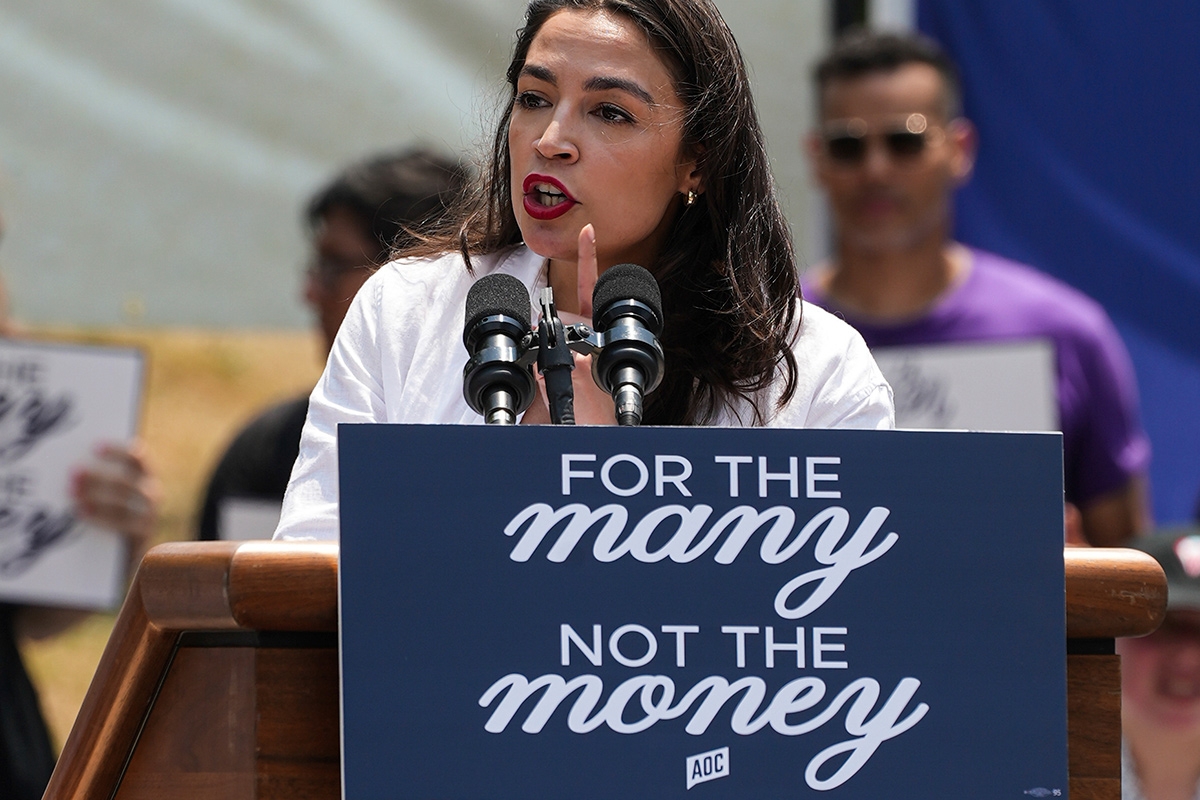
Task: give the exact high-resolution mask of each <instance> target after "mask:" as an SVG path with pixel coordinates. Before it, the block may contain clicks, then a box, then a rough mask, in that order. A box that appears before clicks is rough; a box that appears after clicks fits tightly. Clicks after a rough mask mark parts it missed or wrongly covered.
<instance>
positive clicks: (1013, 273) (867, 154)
mask: <svg viewBox="0 0 1200 800" xmlns="http://www.w3.org/2000/svg"><path fill="white" fill-rule="evenodd" d="M815 78H816V88H817V97H818V120H819V127H818V129H817V130H816V131H814V132H813V133H811V134H810V135H809V137H808V139H807V150H808V154H809V157H810V160H811V163H812V166H813V172H814V175H815V178H816V180H817V181H818V182H819V184H820V185H821V187H822V188H823V189H824V190H825V192H826V194H827V197H828V201H829V209H830V213H831V217H832V222H833V227H834V234H835V237H834V253H833V256H832V258H831V261H830V263H829V264H827V265H825V266H823V267H821V268H818V269H816V270H813V271H810V272H809V273H808V274H806V275H805V276H804V280H803V281H802V288H803V294H804V298H805V299H806V300H808V301H809V302H813V303H816V304H817V305H821V306H824V307H825V308H827V309H829V310H832V311H834V312H836V313H838V314H839V315H841V316H843V317H844V318H845V319H846V320H847V321H848V322H849V323H850V324H852V325H854V326H855V327H856V328H857V329H858V330H859V332H860V333H862V335H863V338H864V339H865V340H866V342H867V344H868V345H869V346H870V347H871V348H872V349H873V350H877V351H878V350H879V349H880V348H887V347H892V346H910V345H931V344H940V343H952V342H968V341H974V342H983V341H993V342H995V341H1003V340H1007V341H1022V340H1048V341H1050V342H1051V343H1052V344H1053V350H1054V355H1055V373H1056V374H1055V383H1056V397H1057V403H1058V416H1059V421H1060V426H1061V430H1062V431H1063V445H1064V467H1065V485H1066V498H1067V502H1068V506H1067V536H1068V539H1075V540H1077V539H1082V540H1086V541H1087V542H1090V543H1091V544H1096V545H1115V544H1120V543H1122V542H1125V541H1126V540H1128V539H1129V538H1130V537H1132V536H1134V535H1136V534H1138V533H1140V532H1142V531H1144V530H1145V529H1146V528H1147V527H1148V526H1149V512H1148V509H1147V503H1146V499H1145V498H1146V488H1145V475H1146V470H1147V466H1148V462H1149V453H1150V451H1149V444H1148V442H1147V440H1146V436H1145V434H1144V433H1143V431H1142V427H1141V423H1140V421H1139V417H1138V409H1137V389H1136V385H1135V383H1134V376H1133V370H1132V366H1131V364H1130V361H1129V357H1128V354H1127V353H1126V351H1125V347H1124V345H1123V344H1122V342H1121V341H1120V338H1119V337H1118V335H1117V333H1116V330H1115V329H1114V328H1113V326H1112V323H1111V321H1110V320H1109V319H1108V316H1107V315H1106V314H1105V312H1104V311H1103V309H1102V308H1101V307H1100V306H1099V305H1098V304H1097V303H1095V302H1094V301H1092V300H1091V299H1089V298H1087V297H1085V296H1084V295H1083V294H1081V293H1080V292H1078V291H1076V290H1074V289H1072V288H1070V287H1068V286H1067V285H1065V284H1063V283H1061V282H1059V281H1057V280H1055V279H1053V278H1051V277H1049V276H1048V275H1045V274H1043V273H1041V272H1038V271H1036V270H1034V269H1033V268H1031V267H1028V266H1025V265H1021V264H1016V263H1013V262H1011V261H1008V260H1006V259H1003V258H1001V257H999V256H997V255H994V254H992V253H986V252H983V251H980V250H975V249H972V248H968V247H965V246H964V245H962V244H959V243H957V242H955V241H953V239H952V238H951V230H952V221H953V214H952V210H953V196H954V191H955V190H956V189H957V187H959V186H960V185H962V184H963V183H964V182H965V181H966V180H967V179H968V178H969V177H970V174H971V169H972V166H973V164H974V158H975V147H976V132H975V128H974V127H973V126H972V125H971V123H970V122H969V121H967V120H966V119H964V118H963V117H962V112H961V102H960V97H959V80H958V72H957V69H956V68H955V66H954V65H953V64H952V63H951V62H950V60H949V59H948V57H947V56H946V55H945V53H944V52H942V51H941V49H940V48H938V47H937V45H936V44H934V43H933V42H932V41H930V40H929V39H927V38H925V37H923V36H908V35H899V34H892V33H873V32H869V31H862V30H858V31H853V32H851V33H849V34H847V35H846V36H844V37H843V38H842V39H840V40H839V41H838V42H837V43H836V44H835V46H834V48H833V50H832V51H831V52H830V53H829V54H828V55H827V56H826V57H825V58H824V59H823V60H821V62H820V63H819V64H818V65H817V67H816V70H815ZM900 402H901V398H900V397H897V405H900Z"/></svg>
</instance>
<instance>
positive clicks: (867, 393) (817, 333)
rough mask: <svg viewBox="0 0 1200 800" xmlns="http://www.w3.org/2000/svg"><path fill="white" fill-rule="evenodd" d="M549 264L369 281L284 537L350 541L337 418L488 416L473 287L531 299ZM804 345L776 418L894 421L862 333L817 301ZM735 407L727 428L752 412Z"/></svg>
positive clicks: (324, 398) (294, 482) (340, 342)
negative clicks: (473, 375)
mask: <svg viewBox="0 0 1200 800" xmlns="http://www.w3.org/2000/svg"><path fill="white" fill-rule="evenodd" d="M544 263H545V260H544V259H543V258H542V257H541V256H538V255H536V254H535V253H533V252H531V251H530V250H528V249H527V248H525V247H523V246H522V247H517V248H515V249H514V250H509V251H505V252H502V253H499V254H495V255H491V256H485V257H482V258H474V259H472V264H473V265H474V267H475V275H474V276H471V275H470V274H468V273H467V271H466V268H465V266H464V264H463V261H462V257H461V256H459V255H458V254H456V253H455V254H447V255H445V256H442V257H440V258H436V259H427V260H419V259H406V260H401V261H394V262H392V263H390V264H388V265H386V266H385V267H383V268H382V269H380V270H379V271H378V272H377V273H375V275H373V276H371V278H370V279H369V280H368V281H367V282H366V283H365V284H364V285H363V287H362V289H360V290H359V292H358V295H357V297H355V299H354V302H353V304H352V305H351V306H350V310H349V312H348V313H347V314H346V318H345V320H344V321H343V322H342V326H341V329H340V331H339V332H338V335H337V339H336V340H335V341H334V344H333V349H332V351H331V352H330V354H329V361H328V362H327V363H326V365H325V372H324V374H322V375H321V380H320V381H319V382H318V383H317V386H316V388H315V389H313V393H312V395H311V397H310V398H309V406H308V420H307V421H306V422H305V424H304V433H303V435H302V436H301V440H300V454H299V456H298V457H297V458H296V464H295V466H294V467H293V468H292V477H291V480H290V482H289V483H288V488H287V494H286V495H285V497H284V500H283V513H282V516H281V518H280V521H279V527H278V528H277V529H276V531H275V538H277V539H293V540H296V539H337V538H338V475H337V426H338V423H340V422H404V423H457V424H483V418H482V417H481V416H480V415H479V414H476V413H475V412H474V411H472V410H471V408H470V406H468V405H467V402H466V400H465V399H464V398H463V393H462V371H463V365H464V364H466V362H467V357H468V356H467V350H466V347H464V346H463V343H462V330H463V323H464V317H465V304H466V298H467V292H468V290H469V289H470V288H471V285H472V284H473V283H474V282H475V280H476V279H477V278H479V277H482V276H483V275H487V274H490V273H493V272H504V273H508V274H510V275H513V276H515V277H516V278H518V279H520V280H521V282H522V283H524V284H525V285H526V286H527V287H529V292H530V302H531V304H532V302H533V298H534V297H536V296H537V295H538V293H539V292H540V291H541V289H542V288H543V287H544V286H545V280H546V279H545V274H544V273H545V270H544V269H543V266H544ZM802 320H803V321H802V324H801V327H800V335H799V336H798V337H796V342H795V346H794V352H795V354H796V362H797V366H798V375H797V382H796V391H795V394H794V395H793V397H792V399H791V401H790V402H789V403H788V404H787V405H786V406H785V407H784V408H782V409H777V408H776V403H775V400H776V399H777V398H778V393H779V391H780V389H781V385H782V381H776V382H775V383H774V384H773V385H772V387H771V388H770V389H769V390H768V397H767V398H766V400H767V402H765V403H763V404H762V408H763V409H764V410H765V411H766V412H767V413H768V414H769V417H768V418H767V420H766V423H765V424H766V425H767V426H770V427H783V428H878V429H884V428H892V427H894V425H895V414H894V411H893V405H892V390H891V387H890V386H888V384H887V381H885V380H884V378H883V375H882V374H881V373H880V372H879V369H878V367H876V366H875V361H874V359H873V358H872V357H871V354H870V352H869V351H868V350H867V346H866V344H865V343H864V342H863V340H862V337H861V336H859V335H858V333H857V332H856V331H855V330H854V329H853V328H851V327H850V326H849V325H847V324H845V323H844V322H842V321H841V320H839V319H837V318H836V317H834V316H832V315H830V314H829V313H827V312H825V311H823V310H822V309H820V308H818V307H817V306H813V305H808V304H805V305H804V306H803V310H802ZM743 406H744V407H743V408H741V409H739V410H740V411H742V412H745V413H741V414H730V413H725V414H723V415H721V416H720V417H719V418H718V420H717V422H716V424H717V425H720V426H724V427H740V426H742V425H743V424H747V423H746V422H744V420H750V419H752V418H753V417H752V415H751V414H750V413H748V412H749V406H748V405H745V404H743Z"/></svg>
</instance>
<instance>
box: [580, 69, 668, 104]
mask: <svg viewBox="0 0 1200 800" xmlns="http://www.w3.org/2000/svg"><path fill="white" fill-rule="evenodd" d="M583 88H584V89H586V90H587V91H589V92H602V91H605V90H607V89H619V90H621V91H623V92H628V93H629V94H631V95H633V96H634V97H636V98H638V99H639V100H641V101H642V102H643V103H645V104H646V105H648V106H652V105H654V104H655V102H654V98H653V97H652V96H651V94H650V93H649V92H647V91H646V90H645V89H643V88H642V87H641V86H639V85H638V84H636V83H634V82H633V81H631V80H627V79H625V78H612V77H606V76H602V75H597V76H596V77H594V78H588V79H587V80H586V81H584V84H583Z"/></svg>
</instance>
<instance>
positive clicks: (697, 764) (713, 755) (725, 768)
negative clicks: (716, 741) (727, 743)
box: [687, 747, 729, 789]
mask: <svg viewBox="0 0 1200 800" xmlns="http://www.w3.org/2000/svg"><path fill="white" fill-rule="evenodd" d="M728 777H729V748H728V747H722V748H721V749H719V750H709V751H708V752H707V753H698V754H697V755H694V756H688V758H687V788H689V789H690V788H692V787H693V786H695V785H696V784H697V783H705V782H707V781H715V780H716V779H717V778H728Z"/></svg>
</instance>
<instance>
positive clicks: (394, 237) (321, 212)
mask: <svg viewBox="0 0 1200 800" xmlns="http://www.w3.org/2000/svg"><path fill="white" fill-rule="evenodd" d="M465 181H466V170H465V169H464V168H463V167H462V166H461V165H460V164H459V163H457V162H455V161H453V160H451V159H449V158H446V157H445V156H442V155H438V154H436V153H433V152H431V151H428V150H424V149H415V150H408V151H405V152H402V153H400V154H397V155H383V156H376V157H374V158H369V159H367V160H364V161H361V162H359V163H357V164H354V165H353V166H351V167H349V168H348V169H346V170H345V171H344V172H342V173H341V174H339V175H338V176H337V177H335V178H334V179H333V181H332V182H330V183H329V184H328V185H327V186H326V187H325V188H323V189H321V190H320V191H319V192H317V194H316V195H315V196H314V197H313V198H312V199H311V200H310V201H309V203H308V206H307V208H306V211H305V220H306V223H307V227H308V230H309V233H310V241H311V245H312V260H311V262H310V264H309V267H308V271H307V274H306V280H305V288H304V298H305V300H306V301H307V302H308V305H309V306H310V307H311V308H312V309H313V312H314V313H315V315H316V322H317V326H318V328H319V330H320V333H321V336H322V338H323V340H324V344H325V353H326V354H328V353H329V348H331V347H332V346H333V340H334V337H335V336H336V335H337V331H338V327H339V326H340V325H341V323H342V318H343V317H345V315H346V311H347V309H348V308H349V307H350V301H351V300H353V299H354V295H355V294H356V293H357V292H358V290H359V288H360V287H361V286H362V285H363V283H364V282H366V280H367V278H369V277H370V276H371V273H372V272H373V271H374V270H375V268H377V267H379V266H381V265H383V264H384V263H386V262H387V261H388V259H389V257H390V255H391V253H392V252H393V251H394V250H395V249H398V248H401V247H404V246H406V245H408V244H410V243H411V242H413V241H414V238H415V237H419V236H421V235H422V233H421V232H422V231H423V230H426V229H427V228H428V227H429V226H436V225H437V223H438V221H439V220H440V219H441V217H442V214H443V212H444V211H445V210H446V208H447V207H448V206H449V205H450V204H451V203H452V202H454V200H455V199H456V198H457V197H458V196H459V195H460V194H461V192H462V191H463V188H464V186H465ZM307 411H308V396H307V395H304V396H301V397H294V398H292V399H290V400H287V401H285V402H283V403H280V404H279V405H276V406H273V407H272V408H269V409H267V410H266V411H264V412H263V413H262V414H260V415H259V416H258V417H257V418H255V419H254V420H253V421H252V422H250V424H248V425H247V426H246V427H245V428H243V429H242V431H241V432H240V433H238V435H237V436H236V437H235V438H234V440H233V442H232V444H230V446H229V448H228V449H227V450H226V451H225V454H224V455H223V456H222V457H221V459H220V461H219V462H218V463H217V467H216V469H215V470H214V472H213V475H212V477H211V479H210V480H209V483H208V488H207V490H206V491H205V495H204V502H203V505H202V506H201V509H200V518H199V531H198V536H199V538H200V539H221V538H230V536H231V535H236V532H231V531H228V530H226V531H224V532H223V531H222V522H221V521H222V516H223V513H222V511H223V509H225V510H228V509H227V507H228V505H229V504H230V503H234V502H237V501H239V500H241V501H249V502H250V503H257V504H262V505H263V506H264V507H266V508H268V509H269V508H272V507H274V508H275V509H276V510H277V508H278V505H279V503H280V502H281V501H282V500H283V492H284V490H285V489H286V488H287V483H288V477H289V476H290V475H291V471H292V464H293V463H294V462H295V460H296V453H297V451H298V450H299V447H300V430H301V429H302V428H303V427H304V419H305V416H306V414H307ZM273 530H274V528H273V527H264V529H263V530H262V531H261V537H262V538H264V539H265V538H270V536H271V533H272V531H273Z"/></svg>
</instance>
